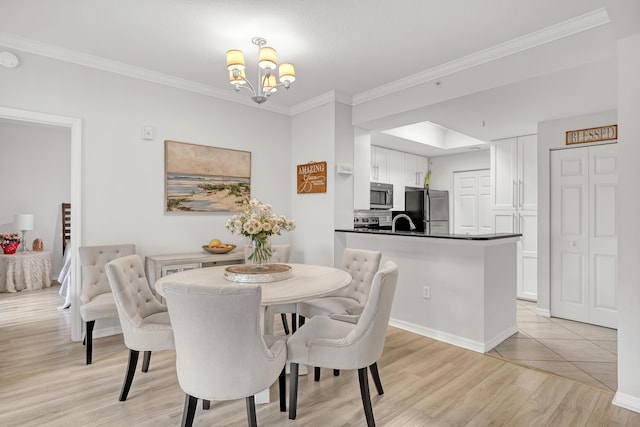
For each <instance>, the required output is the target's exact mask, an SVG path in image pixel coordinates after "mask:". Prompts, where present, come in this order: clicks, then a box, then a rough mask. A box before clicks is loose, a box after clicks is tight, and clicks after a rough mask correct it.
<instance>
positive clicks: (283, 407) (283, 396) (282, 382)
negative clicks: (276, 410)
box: [278, 364, 287, 412]
mask: <svg viewBox="0 0 640 427" xmlns="http://www.w3.org/2000/svg"><path fill="white" fill-rule="evenodd" d="M278 390H279V391H280V412H287V370H286V364H285V366H283V367H282V372H280V376H279V377H278Z"/></svg>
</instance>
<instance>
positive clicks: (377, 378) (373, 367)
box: [369, 362, 384, 396]
mask: <svg viewBox="0 0 640 427" xmlns="http://www.w3.org/2000/svg"><path fill="white" fill-rule="evenodd" d="M369 370H370V371H371V378H373V382H374V384H375V385H376V390H378V394H379V395H380V396H382V395H383V394H384V390H383V389H382V382H381V381H380V374H379V373H378V362H374V363H373V365H371V366H369Z"/></svg>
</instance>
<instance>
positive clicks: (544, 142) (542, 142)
mask: <svg viewBox="0 0 640 427" xmlns="http://www.w3.org/2000/svg"><path fill="white" fill-rule="evenodd" d="M617 122H618V117H617V113H616V111H603V112H600V113H594V114H588V115H583V116H576V117H567V118H564V119H559V120H552V121H547V122H540V123H539V124H538V310H539V311H540V312H544V313H549V311H550V309H551V301H550V299H549V295H550V292H551V288H550V274H551V273H550V256H551V255H550V237H549V233H550V228H551V222H550V212H551V206H550V203H549V202H550V200H551V190H550V189H551V187H550V179H549V177H550V166H549V159H550V156H551V153H550V151H551V150H552V149H559V148H567V146H566V144H565V142H566V132H567V131H569V130H576V129H585V128H591V127H598V126H606V125H612V124H615V123H617ZM586 145H589V144H581V146H586ZM551 314H553V313H551Z"/></svg>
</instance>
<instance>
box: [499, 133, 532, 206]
mask: <svg viewBox="0 0 640 427" xmlns="http://www.w3.org/2000/svg"><path fill="white" fill-rule="evenodd" d="M491 171H492V175H493V176H492V177H491V178H492V179H491V185H492V190H493V191H492V193H493V208H494V209H496V210H507V209H508V210H512V209H517V210H537V208H538V203H537V200H538V172H537V136H536V135H527V136H519V137H516V138H509V139H503V140H499V141H494V142H493V143H492V144H491Z"/></svg>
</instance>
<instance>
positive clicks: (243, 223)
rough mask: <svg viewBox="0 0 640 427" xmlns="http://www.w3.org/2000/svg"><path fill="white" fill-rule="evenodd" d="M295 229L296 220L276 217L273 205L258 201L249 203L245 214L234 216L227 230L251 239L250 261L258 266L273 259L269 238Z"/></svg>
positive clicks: (230, 219)
mask: <svg viewBox="0 0 640 427" xmlns="http://www.w3.org/2000/svg"><path fill="white" fill-rule="evenodd" d="M295 228H296V223H295V221H294V220H292V219H289V218H287V217H285V216H282V215H281V216H278V215H275V214H274V213H273V211H272V210H271V205H269V204H266V203H262V202H259V201H258V200H256V199H252V200H251V201H249V206H248V207H247V209H246V210H245V211H244V212H242V213H239V214H236V215H233V216H232V217H231V218H229V220H228V221H227V229H228V230H229V231H231V233H232V234H236V233H238V234H242V235H243V236H247V237H248V238H249V239H250V241H251V245H252V250H251V252H250V254H249V256H248V260H249V261H250V262H253V263H256V264H264V263H267V262H269V260H270V259H271V245H270V242H269V236H271V235H272V234H278V235H279V234H281V233H282V232H283V231H291V230H294V229H295Z"/></svg>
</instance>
